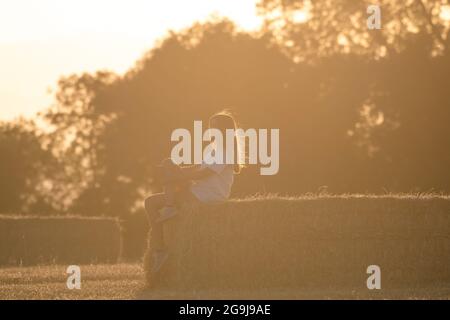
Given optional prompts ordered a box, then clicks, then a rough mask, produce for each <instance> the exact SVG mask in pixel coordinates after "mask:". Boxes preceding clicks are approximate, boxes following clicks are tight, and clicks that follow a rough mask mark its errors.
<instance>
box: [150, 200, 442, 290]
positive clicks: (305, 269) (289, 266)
mask: <svg viewBox="0 0 450 320" xmlns="http://www.w3.org/2000/svg"><path fill="white" fill-rule="evenodd" d="M165 229H166V230H165V231H166V241H167V243H168V249H169V252H170V254H171V256H170V258H169V260H168V262H167V265H166V267H165V269H164V270H163V276H162V278H161V282H160V283H158V285H159V287H161V288H167V289H169V290H170V289H171V290H187V289H190V288H196V289H198V290H210V289H213V290H215V289H217V290H218V289H220V290H250V291H255V290H256V291H260V290H269V291H270V290H271V288H284V290H286V291H289V290H294V291H297V289H299V288H300V289H301V288H311V289H318V290H321V289H326V290H329V289H334V288H343V287H351V288H353V289H355V290H366V279H367V277H368V275H367V274H366V268H367V267H368V266H369V265H372V264H375V265H379V266H380V267H381V271H382V286H383V288H392V289H394V288H404V290H406V291H407V290H415V289H416V288H421V287H424V286H425V287H427V286H435V285H438V286H439V285H441V284H447V283H450V269H449V268H448V261H450V238H449V235H450V198H449V197H448V196H441V195H433V194H417V195H411V194H405V195H384V196H371V195H344V196H342V195H341V196H332V195H306V196H303V197H277V196H272V197H267V196H264V197H253V198H249V199H244V200H234V201H230V202H228V203H226V204H222V205H216V206H200V207H198V208H194V207H186V208H183V210H182V212H181V214H180V215H179V217H178V218H177V219H174V220H173V221H170V222H168V223H167V224H166V226H165ZM148 252H149V253H150V252H151V241H150V247H149V249H148ZM150 256H151V255H150V254H148V255H147V258H146V265H149V264H150V263H149V261H150V260H149V258H148V257H150ZM147 279H148V281H149V284H155V282H154V280H155V279H151V276H150V274H149V273H147Z"/></svg>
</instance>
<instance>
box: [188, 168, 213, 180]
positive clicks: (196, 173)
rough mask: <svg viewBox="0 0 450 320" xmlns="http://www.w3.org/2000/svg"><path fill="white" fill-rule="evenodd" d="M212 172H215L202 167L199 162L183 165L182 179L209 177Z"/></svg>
mask: <svg viewBox="0 0 450 320" xmlns="http://www.w3.org/2000/svg"><path fill="white" fill-rule="evenodd" d="M212 174H214V171H212V170H211V169H209V168H201V166H200V165H199V164H195V165H193V166H189V167H181V179H182V180H200V179H204V178H207V177H209V176H210V175H212Z"/></svg>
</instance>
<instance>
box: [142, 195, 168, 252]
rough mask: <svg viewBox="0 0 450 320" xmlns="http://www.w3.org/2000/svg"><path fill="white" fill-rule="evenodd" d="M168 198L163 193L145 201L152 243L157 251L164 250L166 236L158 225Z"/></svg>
mask: <svg viewBox="0 0 450 320" xmlns="http://www.w3.org/2000/svg"><path fill="white" fill-rule="evenodd" d="M165 202H166V197H165V195H164V194H163V193H157V194H154V195H151V196H150V197H148V198H147V199H145V211H147V215H148V218H149V222H150V226H151V229H150V241H151V243H152V246H153V247H154V248H155V249H156V250H164V248H165V246H164V234H163V228H162V225H161V224H160V223H156V220H157V219H158V217H159V209H161V208H162V207H164V206H165Z"/></svg>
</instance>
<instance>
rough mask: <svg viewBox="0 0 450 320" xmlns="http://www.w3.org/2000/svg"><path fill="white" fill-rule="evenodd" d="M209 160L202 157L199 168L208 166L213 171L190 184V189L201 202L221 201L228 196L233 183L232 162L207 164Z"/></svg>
mask: <svg viewBox="0 0 450 320" xmlns="http://www.w3.org/2000/svg"><path fill="white" fill-rule="evenodd" d="M210 162H211V161H208V159H203V161H202V164H201V166H200V168H201V169H204V168H208V169H210V170H212V171H213V172H214V173H213V174H211V175H210V176H208V177H206V178H204V179H201V180H197V181H195V182H194V184H192V185H191V187H190V190H191V192H192V193H193V194H194V196H195V197H196V198H197V199H198V200H200V201H201V202H205V203H210V202H223V201H226V200H227V199H228V198H229V197H230V193H231V186H232V185H233V174H234V172H233V165H232V164H217V163H213V164H208V163H210Z"/></svg>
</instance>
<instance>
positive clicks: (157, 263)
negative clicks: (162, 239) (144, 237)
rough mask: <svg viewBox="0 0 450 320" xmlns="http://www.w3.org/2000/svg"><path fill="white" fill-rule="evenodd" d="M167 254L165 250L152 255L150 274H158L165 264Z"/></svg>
mask: <svg viewBox="0 0 450 320" xmlns="http://www.w3.org/2000/svg"><path fill="white" fill-rule="evenodd" d="M168 257H169V254H168V253H167V251H165V250H158V251H156V252H155V253H153V266H152V273H158V272H159V271H160V270H161V268H162V267H163V265H164V263H165V262H166V260H167V258H168Z"/></svg>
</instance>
